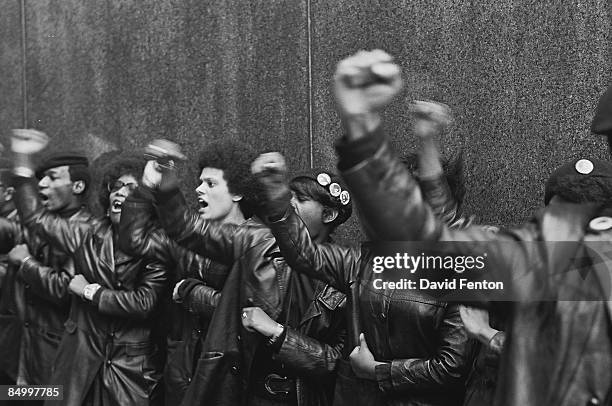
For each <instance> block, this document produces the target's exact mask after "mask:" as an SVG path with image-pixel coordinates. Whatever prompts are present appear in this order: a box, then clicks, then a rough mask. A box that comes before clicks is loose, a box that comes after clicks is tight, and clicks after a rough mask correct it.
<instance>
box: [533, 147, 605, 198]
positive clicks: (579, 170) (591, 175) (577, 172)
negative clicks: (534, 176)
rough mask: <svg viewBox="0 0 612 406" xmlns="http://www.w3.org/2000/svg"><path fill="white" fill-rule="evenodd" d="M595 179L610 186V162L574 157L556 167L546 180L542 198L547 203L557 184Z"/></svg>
mask: <svg viewBox="0 0 612 406" xmlns="http://www.w3.org/2000/svg"><path fill="white" fill-rule="evenodd" d="M586 180H596V181H597V182H599V183H600V184H606V185H610V187H611V188H612V162H610V161H604V160H600V159H584V158H583V159H574V160H572V161H569V162H567V163H565V164H563V165H561V166H560V167H559V168H557V169H556V170H555V171H554V172H553V173H552V174H551V175H550V177H549V178H548V180H547V181H546V186H545V187H544V200H545V202H546V203H547V204H548V202H549V201H550V199H551V198H552V197H553V195H554V194H555V192H556V191H555V188H557V187H558V185H563V184H566V185H570V184H580V183H584V182H585V181H586ZM568 187H569V186H568Z"/></svg>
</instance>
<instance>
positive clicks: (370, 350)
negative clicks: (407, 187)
mask: <svg viewBox="0 0 612 406" xmlns="http://www.w3.org/2000/svg"><path fill="white" fill-rule="evenodd" d="M420 106H421V105H416V106H415V109H419V108H420ZM446 118H449V117H448V116H447V117H446ZM447 121H450V120H447ZM414 126H415V129H414V130H415V133H416V134H417V135H418V136H422V137H423V138H424V140H423V143H424V146H425V147H424V154H422V156H423V157H426V158H427V157H428V154H434V155H435V154H437V150H436V148H435V144H434V141H433V137H434V135H436V134H435V132H434V131H430V129H427V128H424V126H423V123H421V120H420V119H419V118H418V115H416V114H415V124H414ZM430 149H432V150H430ZM428 150H429V151H428ZM419 169H420V171H419V173H420V181H421V183H422V189H423V190H424V191H426V193H428V197H429V198H430V203H431V204H432V206H433V207H434V210H437V211H438V214H439V215H440V216H441V217H443V218H445V220H446V222H447V223H449V224H457V223H458V224H463V222H461V221H459V222H458V221H457V220H458V218H460V216H458V211H457V207H458V206H459V201H458V200H456V198H457V196H456V195H455V196H453V195H452V194H451V193H450V190H449V188H448V185H447V183H446V182H445V181H444V174H443V172H442V165H441V163H440V161H439V160H438V159H437V156H435V157H434V159H433V160H429V159H425V160H424V162H422V163H421V165H420V166H419ZM253 171H254V172H255V173H257V174H258V176H259V179H260V182H262V183H263V184H264V185H266V187H265V189H266V195H267V196H268V205H267V206H268V207H269V209H268V211H267V213H266V215H267V218H268V220H269V225H270V228H271V230H272V232H273V234H274V236H275V238H276V240H277V241H278V244H279V247H280V249H281V254H282V255H283V257H284V258H285V259H286V261H287V262H288V263H289V265H290V266H291V267H292V268H293V269H294V270H296V271H298V272H301V273H304V274H306V275H309V276H311V277H313V278H317V279H321V280H323V281H326V282H328V283H330V284H331V285H332V286H335V287H337V288H338V289H339V290H341V291H343V292H345V293H346V294H347V295H349V308H350V309H351V312H350V313H349V314H348V316H349V317H348V319H349V323H350V332H351V334H349V337H348V340H347V345H346V346H345V352H344V356H343V359H342V360H341V362H340V363H339V366H338V380H337V385H336V393H335V404H338V405H340V404H342V405H385V404H387V403H388V402H392V404H397V405H404V404H427V405H457V404H461V401H462V399H463V392H464V383H465V377H466V375H467V373H468V370H469V366H470V364H471V362H470V356H471V353H472V351H471V342H470V341H469V340H468V337H467V334H466V331H465V329H464V328H463V326H462V324H461V317H460V315H459V307H458V305H456V304H450V303H445V302H442V301H439V300H435V299H432V298H431V297H430V296H428V295H425V294H415V293H414V292H412V291H409V290H405V291H395V292H394V291H393V290H392V289H388V288H383V289H380V288H378V289H377V288H375V285H374V283H373V281H374V279H375V278H377V277H379V276H378V275H377V274H376V273H375V272H374V271H373V269H374V267H373V263H372V260H373V254H372V253H371V252H370V250H369V247H368V246H362V247H360V248H348V247H342V246H339V245H335V244H329V243H327V244H320V243H317V242H316V241H313V239H311V238H310V236H309V233H308V232H307V229H306V226H305V225H304V223H303V222H302V220H301V219H300V217H303V216H302V215H301V214H300V213H299V211H295V212H294V211H293V210H289V207H290V200H289V199H290V193H289V186H288V185H287V184H286V182H284V181H283V180H284V178H285V173H286V167H285V162H284V159H283V157H282V156H280V155H279V154H274V153H270V154H266V155H262V156H261V157H260V158H259V159H258V161H256V162H255V163H254V165H253Z"/></svg>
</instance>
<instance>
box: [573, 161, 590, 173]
mask: <svg viewBox="0 0 612 406" xmlns="http://www.w3.org/2000/svg"><path fill="white" fill-rule="evenodd" d="M574 167H575V168H576V172H578V173H581V174H583V175H588V174H589V173H591V172H593V169H595V166H594V165H593V162H591V161H589V160H588V159H580V160H578V161H577V162H576V165H574Z"/></svg>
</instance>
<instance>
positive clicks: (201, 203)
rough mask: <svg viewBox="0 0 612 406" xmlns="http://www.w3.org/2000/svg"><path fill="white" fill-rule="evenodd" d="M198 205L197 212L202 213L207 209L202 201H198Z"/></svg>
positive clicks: (205, 203)
mask: <svg viewBox="0 0 612 406" xmlns="http://www.w3.org/2000/svg"><path fill="white" fill-rule="evenodd" d="M198 204H199V205H200V209H199V210H198V211H199V212H203V211H205V210H206V208H207V207H208V202H207V201H206V200H204V199H198Z"/></svg>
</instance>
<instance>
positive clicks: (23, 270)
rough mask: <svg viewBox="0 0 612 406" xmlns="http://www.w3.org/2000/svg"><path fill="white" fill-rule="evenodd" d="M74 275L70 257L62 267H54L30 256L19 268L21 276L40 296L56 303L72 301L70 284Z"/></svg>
mask: <svg viewBox="0 0 612 406" xmlns="http://www.w3.org/2000/svg"><path fill="white" fill-rule="evenodd" d="M73 276H74V263H73V261H72V259H68V260H67V261H66V263H64V264H63V265H62V266H61V267H58V268H52V267H48V266H44V265H43V264H41V263H39V262H38V261H37V260H35V259H33V258H30V259H28V260H27V261H25V262H24V263H22V265H21V267H20V268H19V277H20V278H21V279H22V280H23V281H24V282H26V283H28V284H29V285H30V286H31V288H32V289H33V291H34V292H35V293H36V294H37V295H38V296H41V297H43V298H45V299H47V300H50V301H52V302H55V303H67V302H69V301H70V290H69V288H68V285H69V284H70V280H71V279H72V277H73Z"/></svg>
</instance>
